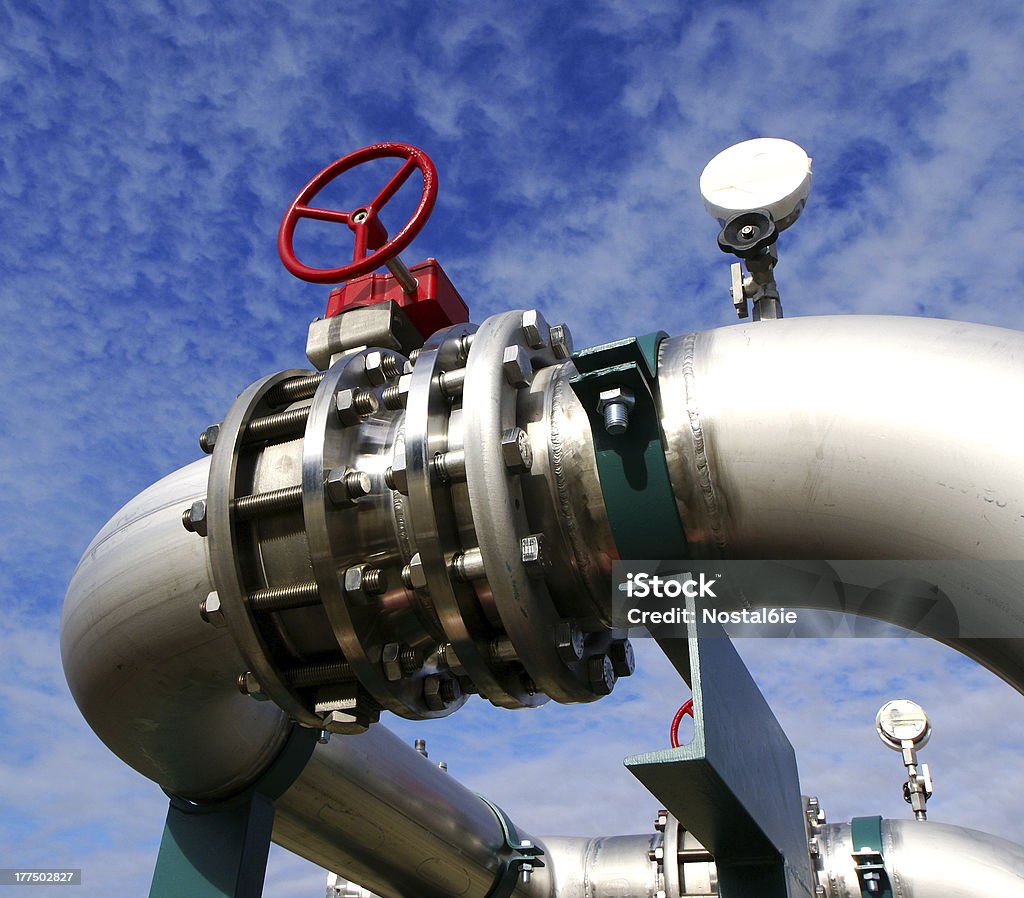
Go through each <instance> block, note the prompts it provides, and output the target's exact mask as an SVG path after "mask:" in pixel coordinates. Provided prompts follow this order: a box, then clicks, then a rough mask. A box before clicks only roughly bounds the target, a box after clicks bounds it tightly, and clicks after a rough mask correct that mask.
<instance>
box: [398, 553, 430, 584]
mask: <svg viewBox="0 0 1024 898" xmlns="http://www.w3.org/2000/svg"><path fill="white" fill-rule="evenodd" d="M402 582H403V583H404V584H405V585H406V587H407V588H408V589H426V588H427V574H426V571H424V570H423V560H422V559H421V558H420V553H419V552H417V553H416V554H415V555H413V556H412V558H410V559H409V563H408V564H407V565H405V567H403V568H402Z"/></svg>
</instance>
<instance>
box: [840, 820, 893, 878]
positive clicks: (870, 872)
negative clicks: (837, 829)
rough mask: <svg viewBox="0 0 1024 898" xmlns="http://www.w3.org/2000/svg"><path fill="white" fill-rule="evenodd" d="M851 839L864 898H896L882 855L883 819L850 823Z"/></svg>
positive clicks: (854, 860)
mask: <svg viewBox="0 0 1024 898" xmlns="http://www.w3.org/2000/svg"><path fill="white" fill-rule="evenodd" d="M850 839H851V841H852V842H853V863H854V866H855V869H856V871H857V881H858V882H859V883H860V894H861V896H862V898H892V883H890V882H889V874H888V873H887V872H886V870H885V855H884V853H883V852H882V818H881V817H854V818H853V820H851V821H850Z"/></svg>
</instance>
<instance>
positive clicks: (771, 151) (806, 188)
mask: <svg viewBox="0 0 1024 898" xmlns="http://www.w3.org/2000/svg"><path fill="white" fill-rule="evenodd" d="M810 191H811V160H810V157H809V156H808V155H807V154H806V153H805V152H804V151H803V150H802V149H801V148H800V147H798V146H797V145H796V144H795V143H793V142H792V141H789V140H781V139H780V138H777V137H759V138H757V139H755V140H745V141H743V143H738V144H735V145H734V146H731V147H729V148H728V149H725V150H722V152H721V153H719V154H718V155H717V156H715V158H714V159H712V160H711V161H710V162H709V163H708V164H707V166H706V167H705V168H704V171H703V173H702V174H701V176H700V194H701V196H702V197H703V199H704V208H705V209H707V210H708V213H709V214H710V215H711V217H712V218H715V219H717V221H718V223H719V224H721V225H724V224H725V223H726V221H728V220H729V219H730V218H732V217H733V216H734V215H737V214H739V213H741V212H751V211H753V210H755V209H763V210H765V211H767V212H769V213H770V214H771V217H772V218H773V219H774V221H775V227H776V228H777V229H778V230H779V231H784V230H785V229H786V228H788V227H789V226H790V225H791V224H793V222H794V221H796V219H797V217H798V216H799V215H800V213H801V211H803V208H804V204H805V203H806V202H807V195H808V194H809V193H810Z"/></svg>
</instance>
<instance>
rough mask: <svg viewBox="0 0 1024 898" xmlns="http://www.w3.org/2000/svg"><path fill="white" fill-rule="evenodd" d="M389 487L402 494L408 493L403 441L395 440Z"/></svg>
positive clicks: (407, 472) (407, 473)
mask: <svg viewBox="0 0 1024 898" xmlns="http://www.w3.org/2000/svg"><path fill="white" fill-rule="evenodd" d="M388 480H389V481H390V483H389V484H388V485H389V486H390V487H391V489H393V490H397V491H398V492H399V493H401V494H402V495H403V496H408V495H409V471H408V469H407V468H406V464H405V442H404V441H402V440H396V441H395V452H394V455H393V456H392V459H391V476H390V477H389V478H388Z"/></svg>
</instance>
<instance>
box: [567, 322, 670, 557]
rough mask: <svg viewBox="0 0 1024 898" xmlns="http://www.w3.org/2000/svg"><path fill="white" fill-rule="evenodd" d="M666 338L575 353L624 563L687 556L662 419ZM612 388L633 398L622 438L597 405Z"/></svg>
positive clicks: (579, 388) (574, 382)
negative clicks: (661, 363)
mask: <svg viewBox="0 0 1024 898" xmlns="http://www.w3.org/2000/svg"><path fill="white" fill-rule="evenodd" d="M667 336H668V335H667V334H666V333H665V332H664V331H657V332H655V333H652V334H646V335H645V336H642V337H629V338H628V339H626V340H618V341H616V342H614V343H605V344H603V345H602V346H593V347H591V348H589V349H583V350H580V351H579V352H577V353H576V354H574V355H573V362H575V364H576V370H577V372H579V373H578V375H577V376H576V377H573V378H571V379H570V381H569V384H570V386H571V387H572V389H573V391H574V392H575V393H576V395H577V396H578V397H579V400H580V402H581V403H582V404H583V408H584V409H585V410H586V413H587V417H588V418H589V419H590V429H591V432H592V433H593V436H594V449H595V452H596V455H597V471H598V476H599V478H600V481H601V492H602V494H603V495H604V504H605V508H606V509H607V511H608V521H609V523H610V524H611V528H612V536H613V537H614V539H615V545H616V547H617V548H618V550H619V557H620V558H622V559H624V560H635V559H642V558H659V559H684V558H687V557H689V556H688V553H687V547H686V534H685V532H684V530H683V525H682V522H681V521H680V520H679V512H678V510H677V508H676V503H675V499H674V498H673V495H672V485H671V483H670V481H669V477H668V465H667V464H666V462H665V450H664V447H663V446H662V442H661V425H660V421H659V416H658V401H657V367H658V344H659V343H661V341H662V340H664V339H666V338H667ZM613 387H626V388H628V389H630V390H632V392H633V395H634V397H635V399H636V405H635V406H634V408H633V411H632V412H631V414H630V419H629V427H628V428H627V430H626V432H625V433H622V434H618V435H612V434H609V433H607V432H606V431H605V429H604V416H603V415H602V414H601V413H600V412H599V411H598V410H597V403H598V397H599V395H600V393H601V392H602V391H603V390H608V389H611V388H613Z"/></svg>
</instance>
